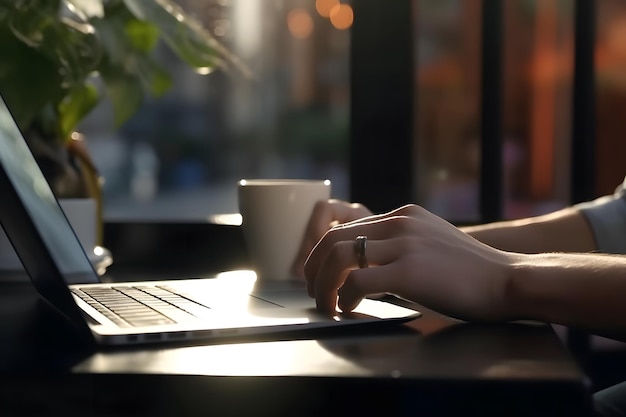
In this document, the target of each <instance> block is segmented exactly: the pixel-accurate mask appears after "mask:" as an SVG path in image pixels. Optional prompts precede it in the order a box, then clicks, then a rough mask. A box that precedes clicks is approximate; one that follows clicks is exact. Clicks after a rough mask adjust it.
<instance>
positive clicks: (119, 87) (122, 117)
mask: <svg viewBox="0 0 626 417" xmlns="http://www.w3.org/2000/svg"><path fill="white" fill-rule="evenodd" d="M101 75H102V78H103V80H104V82H105V89H106V93H107V96H108V97H109V100H111V103H112V105H113V115H114V120H115V126H116V127H120V126H121V125H122V124H124V123H125V122H126V121H127V120H128V119H130V118H131V116H132V115H134V114H135V112H136V111H137V110H138V109H139V107H140V106H141V104H142V103H143V87H142V85H141V81H140V80H139V79H137V78H136V77H131V76H129V75H128V74H125V73H122V72H120V71H116V70H114V69H109V70H105V71H102V73H101Z"/></svg>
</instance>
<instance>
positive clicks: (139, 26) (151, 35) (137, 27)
mask: <svg viewBox="0 0 626 417" xmlns="http://www.w3.org/2000/svg"><path fill="white" fill-rule="evenodd" d="M124 32H125V34H126V36H127V37H128V40H129V42H130V44H131V45H132V47H133V48H135V49H137V50H138V51H141V52H144V53H148V52H150V51H152V50H153V49H154V47H155V46H156V45H157V43H158V41H159V29H158V28H157V27H156V26H155V25H153V24H151V23H148V22H143V21H141V20H131V21H129V22H128V23H126V26H125V27H124Z"/></svg>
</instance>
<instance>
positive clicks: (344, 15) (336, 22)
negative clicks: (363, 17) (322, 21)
mask: <svg viewBox="0 0 626 417" xmlns="http://www.w3.org/2000/svg"><path fill="white" fill-rule="evenodd" d="M352 22H354V11H353V10H352V7H351V6H350V5H349V4H337V5H336V6H334V7H333V8H332V9H331V10H330V23H332V25H333V26H334V27H335V28H337V29H339V30H344V29H348V28H349V27H350V26H352Z"/></svg>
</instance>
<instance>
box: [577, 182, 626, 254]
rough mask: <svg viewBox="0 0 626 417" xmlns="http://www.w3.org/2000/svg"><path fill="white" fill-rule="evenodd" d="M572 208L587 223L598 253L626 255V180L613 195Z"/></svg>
mask: <svg viewBox="0 0 626 417" xmlns="http://www.w3.org/2000/svg"><path fill="white" fill-rule="evenodd" d="M574 207H575V208H578V210H580V212H581V213H582V214H583V215H584V216H585V217H586V218H587V221H589V224H590V225H591V229H592V231H593V235H594V237H595V240H596V246H597V249H598V252H601V253H617V254H626V179H624V182H623V183H622V184H621V185H620V186H619V187H617V189H616V190H615V193H614V194H613V195H607V196H604V197H600V198H598V199H596V200H593V201H589V202H586V203H581V204H577V205H575V206H574Z"/></svg>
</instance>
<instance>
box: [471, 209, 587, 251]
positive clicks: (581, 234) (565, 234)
mask: <svg viewBox="0 0 626 417" xmlns="http://www.w3.org/2000/svg"><path fill="white" fill-rule="evenodd" d="M461 230H463V231H465V232H466V233H468V234H470V235H471V236H472V237H474V238H475V239H478V240H479V241H481V242H483V243H485V244H487V245H489V246H493V247H495V248H498V249H501V250H505V251H509V252H519V253H542V252H591V251H594V250H595V249H596V244H595V240H594V237H593V233H592V231H591V228H590V227H589V224H588V223H587V220H586V219H585V218H584V216H583V215H582V214H581V213H580V212H578V211H577V210H575V209H571V208H568V209H563V210H560V211H557V212H555V213H551V214H548V215H544V216H538V217H531V218H527V219H521V220H511V221H503V222H497V223H490V224H484V225H479V226H471V227H463V228H461Z"/></svg>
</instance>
